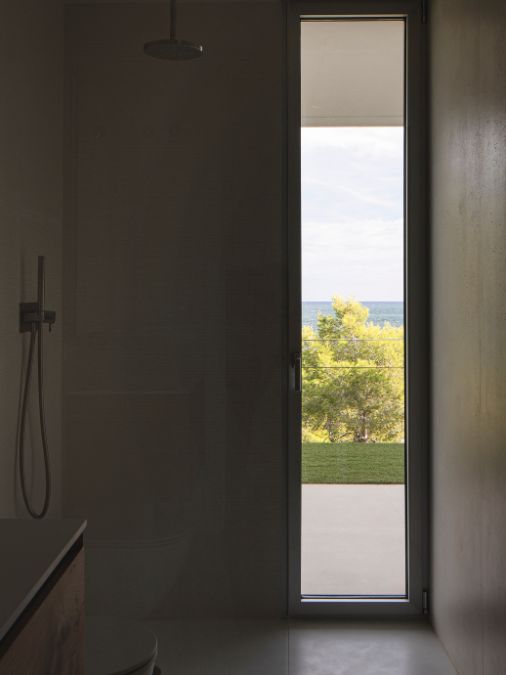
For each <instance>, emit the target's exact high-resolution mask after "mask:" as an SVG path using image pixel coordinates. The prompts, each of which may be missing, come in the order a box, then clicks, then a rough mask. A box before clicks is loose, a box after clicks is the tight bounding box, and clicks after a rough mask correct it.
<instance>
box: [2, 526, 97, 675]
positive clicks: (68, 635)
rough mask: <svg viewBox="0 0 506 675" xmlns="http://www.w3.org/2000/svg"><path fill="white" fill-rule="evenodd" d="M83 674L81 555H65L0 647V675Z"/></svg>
mask: <svg viewBox="0 0 506 675" xmlns="http://www.w3.org/2000/svg"><path fill="white" fill-rule="evenodd" d="M83 674H84V551H83V548H82V538H81V540H80V541H78V542H77V543H76V544H75V545H74V546H73V547H72V549H71V550H70V551H69V552H68V553H67V555H66V556H65V558H64V559H63V560H62V561H61V562H60V564H59V565H58V567H57V568H56V569H55V570H54V572H53V573H52V575H51V576H50V577H49V579H48V580H47V581H46V583H45V584H44V585H43V586H42V588H41V589H40V590H39V592H38V593H37V595H36V596H35V597H34V598H33V600H32V601H31V603H30V604H29V605H28V607H26V609H25V610H24V612H23V614H22V615H21V616H20V617H19V619H18V620H17V621H16V623H15V624H14V625H13V626H12V628H11V630H10V631H9V633H8V634H7V635H6V636H5V638H4V639H3V640H2V643H1V644H0V675H83Z"/></svg>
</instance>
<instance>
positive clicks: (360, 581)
mask: <svg viewBox="0 0 506 675" xmlns="http://www.w3.org/2000/svg"><path fill="white" fill-rule="evenodd" d="M404 71H405V21H404V20H403V19H402V18H401V19H390V18H389V19H367V18H364V19H346V20H342V19H318V20H314V19H306V20H302V22H301V130H300V133H301V137H300V144H301V145H300V148H301V156H300V160H301V164H300V167H301V176H300V186H301V318H302V326H301V335H302V340H301V342H302V344H301V357H302V361H301V364H302V369H301V370H302V407H301V419H300V427H301V428H300V435H301V452H302V456H301V468H302V471H301V480H302V485H301V555H300V561H301V575H300V584H301V595H302V597H306V598H325V597H329V598H332V597H334V598H335V597H344V598H346V597H356V598H371V597H393V598H403V597H406V595H407V581H406V579H407V573H406V569H407V554H406V542H407V537H406V531H407V530H406V527H407V523H406V478H405V477H406V431H405V430H406V386H405V382H406V378H405V321H404V316H405V312H404V296H405V269H404V266H405V250H404V247H405V241H406V227H405V199H404V194H405V179H404V177H405V151H404V149H405V128H404V107H405V105H404V103H405V90H404V87H405V84H404V83H405V77H404Z"/></svg>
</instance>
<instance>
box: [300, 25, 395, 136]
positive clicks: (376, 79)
mask: <svg viewBox="0 0 506 675" xmlns="http://www.w3.org/2000/svg"><path fill="white" fill-rule="evenodd" d="M301 42H302V53H301V70H302V86H301V107H302V126H317V127H321V126H323V127H325V126H398V125H402V124H403V107H404V102H403V99H404V86H403V80H404V63H403V60H404V57H403V54H404V22H403V21H399V20H396V21H389V20H382V21H377V20H361V21H359V20H357V21H339V20H333V21H332V20H325V21H321V20H319V21H303V22H302V27H301Z"/></svg>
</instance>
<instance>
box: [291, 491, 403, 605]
mask: <svg viewBox="0 0 506 675" xmlns="http://www.w3.org/2000/svg"><path fill="white" fill-rule="evenodd" d="M302 592H303V593H304V594H309V595H320V594H321V595H325V594H330V595H404V593H405V517H404V485H303V486H302Z"/></svg>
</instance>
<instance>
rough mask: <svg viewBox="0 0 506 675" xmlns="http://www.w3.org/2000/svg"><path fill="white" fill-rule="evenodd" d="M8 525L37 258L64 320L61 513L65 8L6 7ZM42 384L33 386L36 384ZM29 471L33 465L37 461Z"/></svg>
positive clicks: (53, 433)
mask: <svg viewBox="0 0 506 675" xmlns="http://www.w3.org/2000/svg"><path fill="white" fill-rule="evenodd" d="M0 27H1V28H0V88H1V91H2V103H1V105H0V148H1V152H0V316H1V322H0V383H1V389H0V516H1V517H13V516H15V515H16V516H23V515H25V513H26V512H25V510H24V507H23V506H22V503H21V499H20V495H19V490H18V488H17V472H16V437H17V434H16V431H17V420H18V412H19V400H20V390H21V375H22V370H23V369H24V367H25V364H26V356H27V348H28V341H29V338H28V336H27V335H24V336H21V334H20V333H19V303H20V302H22V301H34V300H35V299H36V265H37V255H39V254H43V255H46V256H47V266H48V270H47V272H48V274H47V289H46V298H47V307H48V309H55V310H56V311H57V312H58V316H57V320H58V321H57V324H56V326H55V328H54V331H53V333H52V334H51V336H50V337H48V338H47V339H46V385H47V386H46V392H47V405H46V407H47V425H48V437H49V441H50V446H51V456H52V465H53V471H54V474H55V476H54V478H55V480H54V483H55V493H54V498H53V507H52V511H51V513H53V514H55V513H56V512H57V510H58V502H59V490H58V486H59V456H60V441H61V439H60V435H61V433H60V427H61V344H62V340H61V336H62V324H61V208H62V141H61V138H62V118H63V3H62V2H61V1H60V0H46V1H45V2H41V1H40V0H23V1H22V2H2V3H0ZM35 381H36V380H35V378H34V380H33V383H35ZM38 434H39V431H38V419H37V408H36V399H35V398H34V397H32V400H31V402H30V416H29V429H28V430H27V434H26V447H27V455H28V460H30V456H31V452H34V453H35V459H36V464H35V473H34V483H33V491H32V496H33V499H34V505H35V506H36V508H39V505H41V500H42V493H41V490H40V488H41V486H42V483H41V480H42V478H43V473H42V472H41V471H40V470H39V469H40V468H41V466H40V465H39V461H40V454H39V453H40V437H39V435H38ZM28 463H29V461H28Z"/></svg>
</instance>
